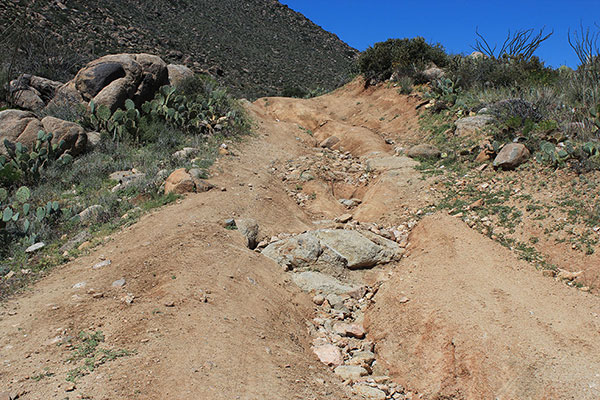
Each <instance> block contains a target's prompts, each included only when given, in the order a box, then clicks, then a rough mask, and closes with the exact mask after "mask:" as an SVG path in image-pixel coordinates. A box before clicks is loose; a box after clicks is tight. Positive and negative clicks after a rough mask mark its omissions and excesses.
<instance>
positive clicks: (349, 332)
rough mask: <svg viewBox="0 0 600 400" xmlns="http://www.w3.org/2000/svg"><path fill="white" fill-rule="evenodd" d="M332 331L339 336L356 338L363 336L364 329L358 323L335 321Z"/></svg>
mask: <svg viewBox="0 0 600 400" xmlns="http://www.w3.org/2000/svg"><path fill="white" fill-rule="evenodd" d="M333 331H334V332H335V333H337V334H338V335H340V336H348V337H355V338H357V339H362V338H364V337H365V329H364V328H363V327H362V325H360V324H347V323H337V324H335V325H334V326H333Z"/></svg>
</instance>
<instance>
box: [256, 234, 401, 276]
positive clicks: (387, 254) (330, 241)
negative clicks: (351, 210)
mask: <svg viewBox="0 0 600 400" xmlns="http://www.w3.org/2000/svg"><path fill="white" fill-rule="evenodd" d="M262 253H263V255H265V256H267V257H269V258H272V259H273V260H275V261H277V263H279V264H280V265H283V266H285V267H286V268H289V269H295V268H300V269H311V270H319V271H320V270H324V269H329V270H334V271H337V272H341V271H342V270H343V269H345V268H348V269H359V268H370V267H373V266H375V265H377V264H385V263H388V262H391V261H393V260H395V259H396V258H397V257H398V256H399V254H400V248H399V246H398V244H397V243H395V242H392V241H391V240H387V239H385V238H382V237H379V236H377V239H375V238H369V237H368V234H367V233H366V232H365V233H364V234H363V233H360V232H358V231H355V230H343V229H323V230H318V231H311V232H306V233H303V234H300V235H297V236H294V237H292V238H289V239H285V240H280V241H278V242H275V243H272V244H270V245H269V246H267V247H266V248H265V249H264V250H263V251H262Z"/></svg>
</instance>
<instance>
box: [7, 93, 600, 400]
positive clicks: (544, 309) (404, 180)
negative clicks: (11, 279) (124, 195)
mask: <svg viewBox="0 0 600 400" xmlns="http://www.w3.org/2000/svg"><path fill="white" fill-rule="evenodd" d="M417 103H418V100H417V99H414V98H407V97H402V98H399V96H398V94H397V93H396V91H395V90H394V89H385V88H370V89H368V90H364V89H363V87H362V84H361V83H360V82H354V83H352V84H350V85H348V86H347V87H345V88H342V89H340V90H338V91H337V92H334V93H332V94H329V95H326V96H323V97H319V98H316V99H311V100H298V99H280V98H269V99H259V100H257V101H256V102H255V103H254V104H248V109H249V112H250V113H251V115H252V117H253V118H254V120H255V123H256V135H254V136H253V137H250V138H248V139H247V140H245V141H244V142H243V143H241V144H239V146H238V148H237V149H234V150H233V152H234V155H233V156H227V157H224V158H222V159H220V160H219V161H218V162H217V163H216V164H215V165H214V167H213V173H212V176H211V179H210V182H211V183H213V184H214V185H216V186H217V188H225V189H226V190H225V191H221V190H212V191H209V192H207V193H201V194H193V195H188V196H187V197H186V198H185V199H184V200H182V201H180V202H178V203H177V204H174V205H171V206H167V207H165V208H163V209H160V210H158V211H155V212H153V213H151V214H150V215H147V216H145V217H143V218H142V219H141V221H140V222H139V223H137V224H135V225H133V226H132V227H130V228H127V229H126V230H124V231H122V232H120V233H117V234H115V235H113V236H112V237H110V238H108V240H107V241H106V243H105V244H104V245H101V246H99V247H97V248H95V249H93V250H92V251H91V252H90V253H89V254H88V255H86V256H84V257H81V258H80V259H77V260H75V261H73V262H71V263H69V264H67V265H64V266H61V267H57V268H56V269H55V270H54V271H52V272H51V273H50V274H49V276H48V277H46V278H44V279H43V280H41V281H40V282H38V283H36V284H35V285H33V286H32V287H31V288H30V290H28V291H27V292H26V293H24V294H22V295H20V296H18V297H17V298H14V299H12V300H9V301H8V302H6V303H5V304H3V305H2V309H1V311H0V360H1V364H0V392H1V391H2V390H5V391H7V392H9V393H10V394H12V395H13V396H14V395H17V394H18V395H19V397H18V398H19V399H65V398H70V399H76V398H79V399H135V398H139V399H165V398H171V399H247V400H254V399H256V400H258V399H332V400H333V399H361V398H365V397H364V396H366V394H364V393H363V394H362V395H361V394H359V393H356V390H353V389H352V388H351V386H350V385H348V383H349V382H347V381H346V382H344V381H343V380H342V379H341V378H340V377H339V376H338V375H336V374H334V373H333V371H332V369H331V368H329V367H327V366H326V365H324V364H322V363H321V362H319V360H318V358H317V357H316V356H315V354H314V353H313V352H312V350H311V346H312V344H313V343H314V342H313V339H314V337H312V336H311V334H313V333H314V332H313V330H312V329H310V328H311V320H312V319H313V316H314V313H315V310H316V308H317V306H315V304H314V303H313V301H312V294H310V293H304V292H302V291H301V290H300V289H299V288H298V287H296V285H295V284H294V283H292V281H291V279H290V272H286V271H284V269H283V268H282V267H281V266H279V265H278V264H277V263H276V262H274V261H273V260H271V259H269V258H267V257H265V256H263V255H262V254H260V253H259V252H255V251H252V250H250V249H248V248H246V247H245V245H244V239H243V237H242V236H241V235H240V233H239V232H237V231H233V230H228V229H225V228H224V227H223V221H224V220H225V219H228V218H253V219H255V220H256V221H258V223H259V225H260V234H259V235H260V238H261V239H262V238H266V239H269V238H271V237H272V236H276V235H281V234H282V233H285V234H294V233H300V232H304V231H307V230H314V229H318V228H320V227H323V226H335V225H336V224H335V223H334V222H333V221H332V219H334V218H336V217H338V216H340V215H341V214H344V213H348V212H350V213H351V214H352V215H353V219H352V221H357V222H358V223H360V224H363V225H368V224H369V223H377V224H379V226H400V225H401V226H406V229H410V228H412V223H411V221H412V218H413V216H414V212H415V211H417V210H419V209H420V208H422V207H424V206H426V205H428V204H431V203H432V202H435V196H434V195H433V194H432V193H431V191H430V190H428V189H429V182H428V181H427V180H423V179H421V175H420V174H419V173H418V172H417V171H416V170H415V169H414V166H415V165H416V163H415V162H414V161H412V160H409V159H407V158H405V157H400V156H396V155H395V153H396V152H395V150H394V148H395V147H396V146H398V145H400V146H407V145H410V144H415V143H419V142H420V140H421V139H422V137H421V136H420V134H418V130H417V114H416V111H415V105H416V104H417ZM332 136H335V137H336V138H337V141H335V143H333V144H332V143H331V141H330V143H329V144H327V143H323V141H325V140H327V139H330V138H331V137H332ZM321 144H323V145H325V146H328V147H330V148H331V150H327V151H325V150H324V149H323V147H320V145H321ZM335 150H337V152H335V153H332V151H335ZM331 154H337V155H338V158H331V157H329V156H330V155H331ZM328 157H329V158H328ZM316 166H318V168H317V167H316ZM311 168H312V169H311ZM317 169H318V171H317ZM298 171H299V172H298ZM305 171H308V172H310V173H311V175H310V177H309V178H307V179H303V175H302V174H303V172H305ZM296 173H297V175H294V174H296ZM305 175H306V174H305ZM298 182H301V184H300V183H298ZM340 199H342V200H343V199H345V200H348V199H357V201H356V204H355V205H353V206H351V208H350V209H348V208H347V207H348V206H344V205H343V204H341V203H340V201H339V200H340ZM409 241H410V245H409V246H408V251H407V252H406V253H405V257H404V258H403V259H402V260H401V261H398V262H392V263H389V264H386V265H380V266H377V267H375V268H374V269H373V270H370V271H357V272H352V273H350V275H349V279H352V280H353V281H354V282H357V281H360V280H362V281H363V282H364V283H366V284H368V285H370V286H372V287H379V285H380V284H381V287H380V288H379V291H378V292H377V294H375V296H374V297H373V298H372V302H371V306H370V307H369V308H368V309H367V310H366V312H365V316H364V321H365V327H366V328H367V339H370V340H371V341H374V342H375V354H376V355H377V361H376V363H377V365H379V367H378V369H379V372H381V373H384V372H387V373H389V375H390V376H391V378H392V379H393V380H395V381H396V382H398V383H400V384H402V385H403V386H404V389H405V390H404V391H403V392H402V393H400V392H398V396H397V397H394V398H398V399H400V398H413V399H416V398H426V399H441V398H445V399H453V398H456V399H463V398H464V399H490V398H498V399H540V398H547V399H596V398H599V397H600V392H599V391H598V390H599V386H598V385H600V377H599V376H598V374H599V373H600V368H599V367H600V341H599V340H598V339H599V338H600V320H599V316H598V314H599V313H600V301H599V300H598V298H597V297H595V296H593V295H590V294H586V293H582V292H579V291H576V290H574V289H571V288H568V287H566V286H565V285H563V284H560V283H556V282H554V281H553V280H552V279H550V278H546V277H544V276H542V274H541V273H539V272H537V271H535V270H534V269H533V267H532V266H530V265H528V264H525V263H523V262H520V261H518V260H517V259H516V258H515V257H514V256H513V254H512V253H511V252H509V251H508V250H506V249H504V248H502V247H500V246H499V245H497V244H495V243H494V242H492V241H491V240H490V239H488V238H486V237H484V236H482V235H480V234H478V233H476V232H474V231H472V230H470V229H469V228H468V227H467V226H466V225H464V224H463V223H462V222H461V221H459V220H457V219H456V218H451V217H448V216H442V215H435V216H430V217H426V218H425V219H424V220H422V221H421V222H420V223H419V224H418V225H417V226H416V227H415V228H414V229H412V233H411V235H410V240H409ZM107 260H110V264H109V263H108V262H107ZM102 261H105V262H104V264H105V265H103V266H101V267H98V268H93V267H92V266H94V265H98V263H101V262H102ZM121 278H124V282H123V281H121V282H117V281H119V280H120V279H121ZM120 284H122V285H120ZM81 331H85V332H88V333H90V332H97V331H101V332H102V335H103V336H104V341H100V342H99V343H96V346H97V347H94V346H93V343H91V341H90V340H85V339H84V340H82V339H80V338H78V335H79V333H80V332H81ZM82 343H85V344H88V345H91V350H90V347H89V346H88V348H87V350H86V349H85V348H82V347H78V346H81V344H82ZM100 349H103V350H105V351H104V352H102V351H100ZM86 351H87V353H86ZM82 354H83V355H82ZM107 354H108V355H111V356H110V357H107V356H106V355H107ZM103 355H104V356H103ZM90 358H91V359H92V361H90V363H89V364H90V365H91V366H92V368H87V369H86V368H83V367H82V365H84V364H82V363H83V362H84V360H85V359H90ZM88 366H89V365H88ZM68 377H75V379H72V380H74V381H75V383H72V382H71V381H67V380H66V379H67V378H68ZM390 396H391V395H390Z"/></svg>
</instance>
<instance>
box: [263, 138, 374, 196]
mask: <svg viewBox="0 0 600 400" xmlns="http://www.w3.org/2000/svg"><path fill="white" fill-rule="evenodd" d="M271 172H272V173H273V174H274V175H276V176H278V177H279V179H281V180H282V181H283V182H285V183H286V192H287V193H288V195H289V196H290V197H292V198H294V199H295V201H296V203H297V204H298V205H300V206H305V205H306V204H308V203H309V202H310V201H311V200H312V199H314V197H313V196H311V193H305V192H303V186H304V183H305V182H306V181H307V180H312V179H316V180H320V181H323V182H329V183H330V184H332V185H336V184H344V185H353V186H357V187H360V186H363V185H366V184H368V182H370V181H371V180H373V179H375V178H377V176H378V174H377V172H376V171H373V170H371V169H370V168H369V167H368V166H367V165H366V162H365V161H364V160H362V159H360V158H356V157H353V156H352V154H350V153H349V152H344V151H340V150H338V149H334V150H331V149H328V148H323V149H319V151H318V152H317V153H315V154H311V155H309V156H302V157H299V158H297V159H294V160H287V161H286V162H285V163H273V164H272V168H271Z"/></svg>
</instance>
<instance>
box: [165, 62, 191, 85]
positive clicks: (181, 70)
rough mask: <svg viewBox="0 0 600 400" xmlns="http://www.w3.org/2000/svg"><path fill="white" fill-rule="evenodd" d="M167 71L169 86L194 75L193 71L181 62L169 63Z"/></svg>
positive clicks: (178, 83)
mask: <svg viewBox="0 0 600 400" xmlns="http://www.w3.org/2000/svg"><path fill="white" fill-rule="evenodd" d="M167 71H168V72H169V85H171V86H179V85H180V84H181V82H184V81H185V80H186V79H190V78H193V77H194V71H192V70H191V69H190V68H188V67H186V66H185V65H181V64H169V65H167Z"/></svg>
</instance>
